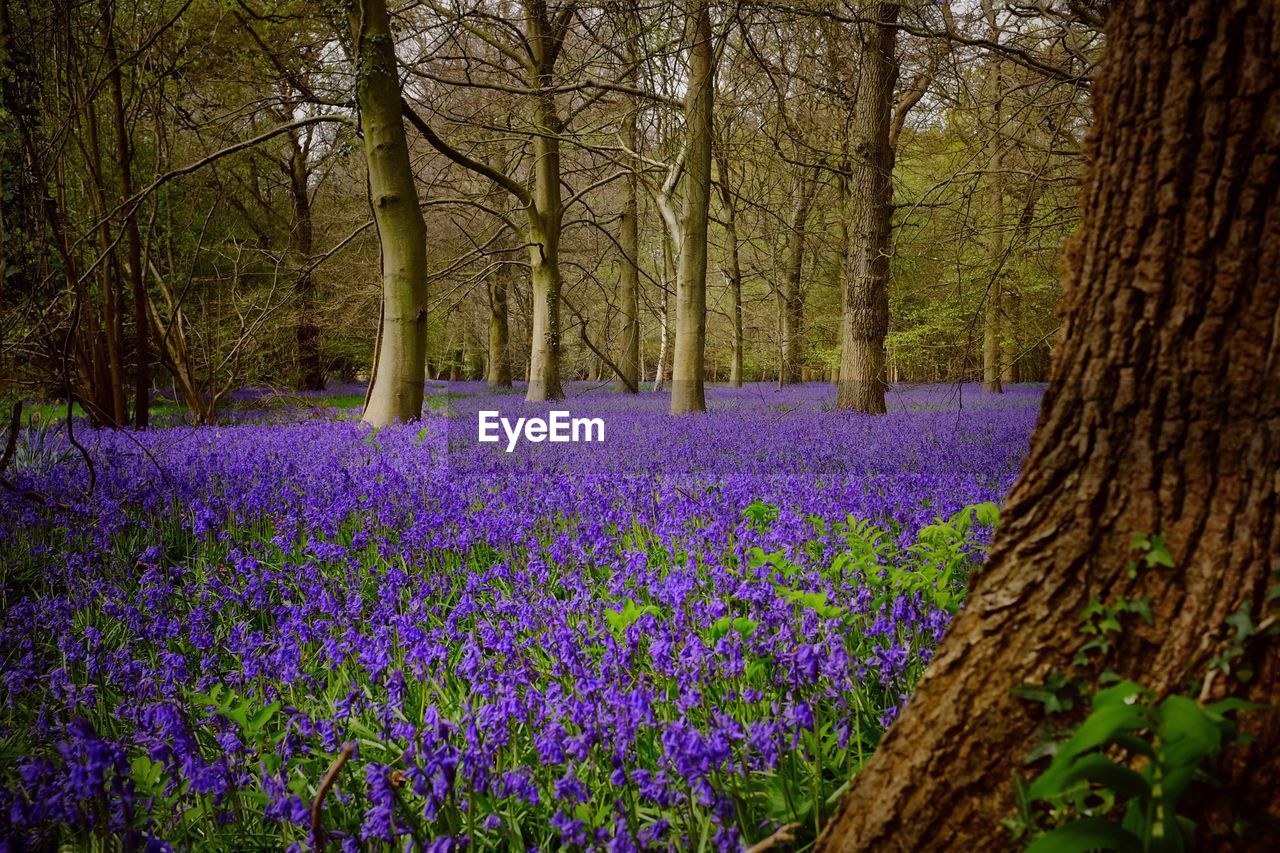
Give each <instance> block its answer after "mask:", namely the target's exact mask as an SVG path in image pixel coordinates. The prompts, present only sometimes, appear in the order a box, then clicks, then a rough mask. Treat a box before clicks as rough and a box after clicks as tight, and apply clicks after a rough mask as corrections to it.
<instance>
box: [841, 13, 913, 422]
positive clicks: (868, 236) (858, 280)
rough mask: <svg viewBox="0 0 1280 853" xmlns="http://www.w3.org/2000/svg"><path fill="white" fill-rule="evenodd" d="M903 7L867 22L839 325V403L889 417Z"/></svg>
mask: <svg viewBox="0 0 1280 853" xmlns="http://www.w3.org/2000/svg"><path fill="white" fill-rule="evenodd" d="M898 11H899V6H898V4H896V3H877V4H876V5H874V6H872V7H871V9H870V10H869V17H870V19H871V20H872V21H875V22H876V23H868V24H866V25H864V26H863V39H862V51H861V54H860V56H859V60H858V61H859V76H858V79H859V81H860V82H859V86H858V99H857V102H856V103H855V105H854V109H853V119H852V121H851V123H850V128H849V133H850V136H851V137H852V138H851V140H850V141H851V143H852V144H851V145H850V146H849V153H850V157H851V160H852V162H851V169H850V175H849V207H848V210H847V213H846V217H847V219H848V221H849V247H848V259H847V263H846V267H845V287H844V304H843V310H842V317H841V321H840V326H841V354H840V387H839V389H838V391H837V392H836V406H837V408H840V409H849V410H852V411H857V412H869V413H871V414H883V413H884V411H885V405H884V388H885V376H884V339H885V335H886V334H888V331H889V292H888V281H889V248H890V240H891V237H892V226H893V223H892V218H893V184H892V182H891V178H892V173H893V160H894V157H893V146H891V145H890V144H889V132H890V123H891V120H892V116H893V86H894V81H896V80H897V79H898V60H897V51H896V44H895V42H896V36H897V30H896V28H895V24H896V23H897V20H898Z"/></svg>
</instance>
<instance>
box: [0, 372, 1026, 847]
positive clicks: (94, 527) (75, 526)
mask: <svg viewBox="0 0 1280 853" xmlns="http://www.w3.org/2000/svg"><path fill="white" fill-rule="evenodd" d="M429 390H430V392H431V394H430V397H431V403H432V405H431V406H430V408H429V410H430V412H431V414H430V415H429V416H428V417H426V418H424V420H422V421H420V422H417V423H413V424H410V425H405V426H402V427H394V428H387V429H383V430H381V431H377V432H374V431H372V430H370V429H368V428H366V427H362V426H361V425H359V424H358V423H357V422H356V421H355V419H354V418H355V414H356V413H355V412H353V411H350V410H343V409H334V408H325V407H323V405H322V404H318V405H321V407H320V408H307V407H301V408H300V407H297V406H294V407H271V406H266V405H263V406H256V407H255V406H251V405H248V406H244V407H242V408H240V409H237V410H236V411H235V412H234V413H232V415H231V418H230V421H231V422H229V423H227V424H225V425H223V426H218V427H200V428H192V427H185V426H173V427H168V428H162V429H153V430H151V431H149V432H146V433H136V434H130V433H110V432H97V433H95V432H93V431H91V430H89V429H88V428H87V427H83V426H82V427H81V428H80V429H77V430H76V437H77V438H78V440H79V441H80V442H82V443H83V444H84V445H85V446H86V448H87V450H88V453H89V456H90V459H91V460H92V472H93V475H92V489H91V490H90V488H89V486H90V476H89V469H88V466H86V464H85V462H84V461H83V459H82V457H81V455H80V454H79V453H76V452H73V451H71V450H70V449H69V447H68V444H67V439H66V436H65V433H64V432H63V431H62V430H61V429H60V428H48V429H35V430H31V431H29V432H28V433H27V434H26V435H25V436H24V437H23V440H22V444H21V447H20V448H19V450H20V452H19V454H18V457H17V462H16V464H15V466H14V467H11V468H10V471H9V477H10V479H12V480H14V481H15V483H16V484H17V485H18V486H20V487H22V488H28V489H32V490H34V491H36V492H38V493H39V494H40V495H41V496H43V499H44V503H43V504H42V503H38V502H37V501H34V500H30V499H23V498H21V497H19V496H17V495H15V494H13V493H11V492H0V661H3V664H2V670H0V850H23V849H30V848H38V849H46V848H51V847H54V846H57V845H60V844H71V845H74V846H75V847H77V848H103V849H109V847H110V844H111V843H112V841H111V840H112V839H121V838H123V839H124V840H125V841H126V844H132V845H137V846H144V845H150V846H152V847H155V848H156V849H166V848H167V846H168V845H172V846H173V847H174V848H179V849H186V848H196V847H198V848H201V849H210V850H245V849H280V848H285V847H292V848H294V849H310V848H311V847H313V845H315V843H316V841H317V840H318V839H317V835H321V836H322V837H323V840H324V841H325V842H327V845H328V846H330V847H332V848H334V849H343V850H356V849H384V848H385V849H390V848H396V849H403V848H405V847H412V846H420V847H422V848H425V849H429V850H449V849H461V848H463V847H466V848H467V849H486V850H487V849H503V850H514V849H522V850H523V849H529V848H556V847H565V846H567V847H574V848H591V849H608V850H633V849H663V850H665V849H681V850H683V849H728V850H734V849H741V848H742V847H744V846H750V845H751V844H753V843H755V842H757V841H759V840H760V839H762V838H765V837H767V836H769V835H770V834H771V833H773V832H774V831H775V830H776V829H777V828H778V827H779V826H781V825H783V824H786V823H792V822H794V823H799V824H801V828H800V829H799V830H797V834H798V836H799V839H800V841H799V843H800V844H801V845H803V844H804V843H805V842H806V840H811V839H812V838H813V837H814V833H815V831H816V829H817V827H818V826H819V825H820V822H821V820H822V819H823V817H824V816H829V815H830V813H831V810H832V808H833V804H834V803H835V801H836V800H837V799H838V797H839V795H840V793H841V791H842V790H843V786H844V785H845V784H846V783H847V780H848V779H849V778H850V777H851V776H852V775H853V774H854V773H856V771H857V769H858V767H859V765H860V764H861V762H862V761H864V760H865V758H866V757H867V756H868V754H869V753H870V752H871V750H873V749H874V748H875V745H876V743H877V741H878V739H879V737H880V736H881V734H882V732H883V731H884V728H885V726H887V725H888V724H889V722H890V721H891V720H892V719H893V717H894V715H895V713H896V712H897V711H898V710H899V709H900V707H901V706H902V703H903V702H904V701H905V700H906V699H907V697H908V695H909V693H910V691H911V688H912V686H913V684H914V683H915V681H916V679H917V678H918V677H919V674H920V672H921V670H922V669H923V667H924V665H925V663H926V662H927V661H928V659H929V654H930V650H931V648H932V647H933V644H934V643H935V642H936V641H937V639H938V638H939V637H940V635H941V633H942V631H943V630H944V629H945V627H946V625H947V623H948V621H949V619H950V617H951V615H952V614H953V613H954V611H955V610H956V608H957V607H958V606H959V604H960V599H961V596H962V594H963V584H964V579H965V575H966V573H967V571H968V570H969V569H970V568H971V567H972V565H973V564H974V562H975V561H976V560H978V559H980V556H981V548H982V543H983V541H984V539H985V537H986V536H987V533H988V531H989V527H990V525H991V524H992V523H993V520H994V518H993V516H994V508H993V507H991V506H983V507H979V508H978V509H977V510H976V511H970V512H960V510H961V509H962V508H964V507H966V506H970V505H974V504H981V503H982V502H988V501H996V502H998V501H1000V500H1001V498H1002V496H1003V495H1004V493H1005V492H1006V491H1007V489H1008V487H1009V486H1010V484H1011V483H1012V481H1013V479H1014V477H1015V475H1016V473H1017V469H1018V465H1019V460H1020V458H1021V456H1022V454H1023V452H1024V450H1025V445H1026V442H1027V439H1028V437H1029V435H1030V432H1031V429H1032V426H1033V424H1034V421H1035V417H1036V412H1037V409H1038V405H1039V394H1040V392H1039V389H1037V388H1029V387H1015V388H1013V389H1012V392H1011V393H1008V394H1005V395H1003V396H1002V397H999V398H984V397H983V396H982V395H981V394H980V393H979V392H978V391H977V390H976V389H975V388H973V387H972V386H964V387H955V386H949V387H930V388H917V389H904V390H895V391H894V392H893V393H892V394H891V395H890V405H891V412H890V414H889V415H887V416H885V417H883V418H872V417H866V416H857V415H848V414H844V413H838V412H835V411H833V410H832V409H831V406H832V403H833V398H834V391H833V389H831V388H830V387H829V386H819V385H812V386H805V387H800V388H794V389H788V390H785V391H778V390H776V389H774V388H771V387H762V386H758V387H750V388H745V389H740V390H728V389H712V390H711V391H710V392H709V404H710V407H711V409H712V411H711V412H710V413H708V414H707V415H705V416H689V417H683V418H671V417H669V416H668V415H666V414H665V409H666V405H667V399H666V396H665V395H653V394H645V395H641V396H640V397H639V398H638V399H637V398H628V397H624V396H622V395H617V394H614V393H611V392H609V391H607V390H590V389H587V388H585V387H580V388H576V389H574V390H573V392H572V393H571V398H570V400H569V401H568V403H567V405H564V404H562V405H561V406H558V408H568V409H569V410H570V411H572V413H573V414H574V415H575V416H579V415H593V416H600V417H603V418H604V419H605V422H606V425H607V426H606V430H607V432H606V441H605V443H604V444H576V445H575V444H546V443H543V444H528V443H524V444H521V445H520V447H519V448H518V449H517V450H516V452H514V453H511V454H507V453H505V452H503V447H502V446H501V445H494V444H483V445H482V444H478V443H477V442H476V435H475V425H476V412H477V411H478V410H480V409H499V410H502V411H503V412H504V413H505V414H508V415H510V416H514V415H516V414H522V415H528V414H531V413H537V412H545V410H546V409H548V408H550V407H549V406H546V405H541V406H529V405H525V404H523V403H522V402H521V401H520V396H519V394H518V393H515V394H507V395H489V394H487V393H486V392H485V391H484V388H483V386H482V385H471V384H466V383H462V384H459V383H454V384H453V385H452V386H449V387H445V386H443V385H434V386H431V387H430V388H429ZM252 397H253V395H252V394H249V395H246V399H249V400H250V401H251V399H252ZM939 522H943V523H939ZM344 757H345V758H346V760H345V763H344V762H343V758H344ZM339 765H341V766H339ZM331 769H336V773H334V774H333V780H334V781H333V785H332V788H331V790H328V791H326V792H325V794H324V796H323V797H322V798H320V803H319V812H318V820H316V821H314V822H313V820H312V817H311V814H310V811H311V808H312V805H313V803H315V802H316V801H317V793H318V791H320V789H321V787H322V785H321V783H322V779H323V778H324V777H325V776H326V772H327V771H330V770H331Z"/></svg>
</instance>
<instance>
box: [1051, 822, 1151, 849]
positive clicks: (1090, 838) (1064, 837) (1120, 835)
mask: <svg viewBox="0 0 1280 853" xmlns="http://www.w3.org/2000/svg"><path fill="white" fill-rule="evenodd" d="M1093 850H1114V851H1116V853H1141V851H1142V842H1141V841H1140V840H1139V839H1138V837H1137V836H1136V835H1134V834H1133V833H1132V832H1129V831H1128V830H1125V829H1123V828H1122V827H1120V826H1119V825H1118V824H1114V823H1112V822H1111V821H1109V820H1107V819H1106V818H1101V817H1086V818H1081V819H1080V820H1073V821H1072V822H1071V823H1068V824H1066V825H1065V826H1060V827H1058V828H1057V829H1055V830H1053V831H1052V832H1048V833H1045V834H1044V835H1042V836H1040V837H1039V838H1037V839H1036V840H1035V841H1033V842H1031V843H1030V844H1028V845H1027V849H1026V853H1090V851H1093Z"/></svg>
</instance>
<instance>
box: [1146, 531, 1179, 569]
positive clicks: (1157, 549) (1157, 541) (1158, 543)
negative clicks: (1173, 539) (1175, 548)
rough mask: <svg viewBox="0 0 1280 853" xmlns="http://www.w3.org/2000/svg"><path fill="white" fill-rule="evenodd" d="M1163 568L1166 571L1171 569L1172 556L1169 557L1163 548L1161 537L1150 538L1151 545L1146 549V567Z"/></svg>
mask: <svg viewBox="0 0 1280 853" xmlns="http://www.w3.org/2000/svg"><path fill="white" fill-rule="evenodd" d="M1153 566H1164V567H1165V568H1166V569H1172V568H1173V556H1172V555H1170V553H1169V549H1168V548H1167V547H1166V546H1165V541H1164V537H1163V536H1152V537H1151V543H1150V545H1149V546H1148V548H1147V567H1148V568H1151V567H1153Z"/></svg>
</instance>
